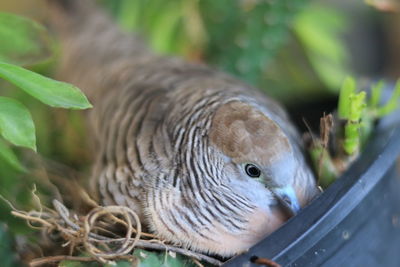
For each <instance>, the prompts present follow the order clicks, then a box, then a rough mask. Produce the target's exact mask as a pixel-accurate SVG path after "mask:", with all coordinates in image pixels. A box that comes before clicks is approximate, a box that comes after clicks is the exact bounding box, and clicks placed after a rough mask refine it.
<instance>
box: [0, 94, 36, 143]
mask: <svg viewBox="0 0 400 267" xmlns="http://www.w3.org/2000/svg"><path fill="white" fill-rule="evenodd" d="M0 133H1V135H2V136H3V137H4V138H5V139H7V140H8V141H10V142H11V143H13V144H14V145H17V146H23V147H27V148H31V149H33V150H35V151H36V137H35V125H34V124H33V121H32V117H31V114H30V113H29V111H28V109H27V108H26V107H25V106H24V105H22V104H21V103H19V102H18V101H16V100H14V99H12V98H8V97H0Z"/></svg>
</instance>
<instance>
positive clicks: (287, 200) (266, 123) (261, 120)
mask: <svg viewBox="0 0 400 267" xmlns="http://www.w3.org/2000/svg"><path fill="white" fill-rule="evenodd" d="M284 123H287V124H288V125H286V126H287V129H289V128H291V127H292V126H291V125H290V122H288V121H285V122H284ZM281 124H282V123H281ZM283 127H285V125H281V126H279V125H278V123H277V122H275V121H274V120H273V119H271V118H270V117H269V116H268V115H266V114H265V113H263V112H262V111H261V110H259V109H258V108H256V107H255V106H253V105H250V104H247V103H243V102H239V101H233V102H228V103H226V104H224V105H222V106H221V107H220V108H218V110H217V111H216V113H215V115H214V117H213V121H212V125H211V131H210V135H209V137H210V140H211V143H212V145H213V146H214V147H215V148H216V150H217V151H218V152H219V153H220V155H221V157H222V158H223V161H224V164H223V172H222V174H221V176H222V177H223V178H222V179H223V181H224V183H225V184H226V186H227V187H229V188H230V190H232V192H234V194H235V195H237V196H240V197H241V199H242V201H243V202H244V201H245V200H246V204H247V205H249V206H252V207H253V209H252V211H250V212H249V213H248V215H247V216H248V217H247V219H248V221H247V226H245V227H247V229H246V230H245V231H244V232H243V233H247V234H248V236H247V237H248V239H247V240H248V241H249V243H248V244H247V245H249V246H250V245H253V244H254V243H255V242H257V241H259V240H260V239H261V238H263V237H264V236H265V235H266V234H269V233H271V232H272V231H273V230H275V229H276V228H277V227H279V226H280V225H281V224H282V223H283V222H284V221H286V220H287V219H288V218H289V217H291V216H293V215H295V214H297V213H298V212H299V210H300V209H301V208H302V207H304V206H305V205H306V204H307V203H309V202H310V200H311V199H312V198H314V197H315V196H316V195H317V194H318V189H317V186H316V183H315V180H314V176H313V174H312V172H311V171H310V169H309V167H308V166H307V164H306V162H305V160H304V158H303V154H302V153H301V150H300V148H299V147H298V145H297V141H299V140H291V139H293V137H289V136H288V134H287V133H285V131H284V130H283V129H282V128H283ZM233 202H234V201H233ZM240 203H241V201H237V202H235V204H232V205H236V206H238V207H240V205H241V204H240ZM243 210H245V208H243ZM243 240H246V238H244V239H243ZM244 243H245V242H244ZM251 243H253V244H251Z"/></svg>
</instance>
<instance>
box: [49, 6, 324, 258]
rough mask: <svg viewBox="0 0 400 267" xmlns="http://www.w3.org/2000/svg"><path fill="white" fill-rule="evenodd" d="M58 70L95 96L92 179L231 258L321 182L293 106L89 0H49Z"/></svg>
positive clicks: (169, 230) (122, 201)
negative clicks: (159, 46) (168, 52)
mask: <svg viewBox="0 0 400 267" xmlns="http://www.w3.org/2000/svg"><path fill="white" fill-rule="evenodd" d="M48 3H49V6H50V12H49V13H50V14H49V16H50V20H49V21H50V23H49V24H50V27H51V28H52V30H53V31H54V32H55V34H56V35H57V38H58V40H59V42H60V46H61V52H60V54H61V56H60V57H61V58H60V62H59V69H58V74H57V77H58V78H59V79H61V80H64V81H67V82H70V83H72V84H74V85H77V86H79V87H80V88H81V89H82V90H83V91H84V93H85V94H86V95H87V96H88V98H89V100H90V101H91V102H92V103H93V105H94V108H93V109H92V110H91V111H90V113H89V114H88V120H87V121H88V125H89V129H90V139H92V140H93V143H94V145H93V148H92V150H93V152H92V153H93V155H94V160H93V169H92V174H91V178H90V189H91V190H92V192H93V195H94V196H96V198H97V199H98V200H99V201H100V202H101V204H102V205H122V206H127V207H129V208H131V209H132V210H133V211H135V212H136V213H137V214H138V215H139V218H140V221H141V223H142V224H143V225H144V226H145V227H146V228H147V229H148V230H149V231H150V232H152V233H154V234H155V235H156V236H157V237H159V238H160V239H162V240H165V241H167V242H169V243H170V244H174V245H178V246H182V247H185V248H188V249H191V250H193V251H197V252H201V253H207V254H211V255H219V256H222V257H229V256H233V255H235V254H238V253H241V252H243V251H245V250H247V249H248V248H250V247H251V246H253V245H254V244H256V243H257V242H259V241H260V240H262V239H263V238H264V237H265V236H267V235H269V234H270V233H272V232H273V231H274V230H276V229H277V228H279V227H280V226H281V225H282V224H283V223H284V222H285V221H286V220H287V219H288V218H289V217H291V216H293V215H295V214H297V213H298V212H299V210H300V209H301V208H303V207H304V206H306V205H307V204H308V203H309V202H310V201H311V200H312V199H314V198H315V196H317V195H318V193H319V191H318V188H317V185H316V181H315V178H314V174H313V172H312V170H311V169H310V167H309V166H308V164H307V162H306V159H305V156H304V152H303V148H302V144H301V138H300V135H299V133H298V131H297V129H296V128H295V127H294V125H293V123H292V122H291V121H290V119H289V116H288V115H287V113H286V111H285V110H284V109H283V108H282V107H281V106H280V104H278V103H277V102H276V101H274V100H272V99H271V98H270V97H268V96H266V95H265V94H264V93H261V92H260V91H259V90H258V89H255V88H253V87H252V86H250V85H247V84H246V83H244V82H242V81H240V80H238V79H236V78H234V77H232V76H230V75H228V74H225V73H223V72H221V71H218V70H215V69H213V68H211V67H208V66H206V65H204V64H200V63H192V62H186V61H185V60H183V59H180V58H177V57H171V56H163V55H158V54H156V53H154V52H152V51H151V49H150V48H148V46H147V45H146V44H145V42H144V41H142V40H141V39H140V38H139V37H138V36H136V35H134V34H131V33H126V32H123V31H121V30H120V28H119V27H118V26H117V25H116V24H115V23H113V21H112V19H111V18H110V17H109V16H108V14H106V12H105V11H104V10H102V9H101V8H100V7H98V6H96V5H95V4H93V3H92V2H91V1H88V0H86V1H75V0H69V1H68V0H48Z"/></svg>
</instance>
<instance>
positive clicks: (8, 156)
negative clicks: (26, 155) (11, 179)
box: [0, 139, 25, 171]
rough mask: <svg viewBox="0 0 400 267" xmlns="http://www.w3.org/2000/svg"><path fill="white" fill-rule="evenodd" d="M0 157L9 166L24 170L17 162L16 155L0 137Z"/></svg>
mask: <svg viewBox="0 0 400 267" xmlns="http://www.w3.org/2000/svg"><path fill="white" fill-rule="evenodd" d="M0 159H1V160H4V161H5V162H6V163H8V164H9V165H10V166H11V167H13V168H14V169H16V170H18V171H25V168H24V167H23V166H22V164H21V163H20V162H19V160H18V158H17V156H16V155H15V154H14V152H13V151H12V149H11V148H9V147H8V146H7V145H6V143H5V142H3V140H1V139H0Z"/></svg>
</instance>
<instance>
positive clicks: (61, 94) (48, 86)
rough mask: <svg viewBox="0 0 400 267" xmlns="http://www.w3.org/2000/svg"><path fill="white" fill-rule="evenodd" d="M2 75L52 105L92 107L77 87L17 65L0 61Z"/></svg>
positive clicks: (78, 107)
mask: <svg viewBox="0 0 400 267" xmlns="http://www.w3.org/2000/svg"><path fill="white" fill-rule="evenodd" d="M0 77H1V78H3V79H5V80H7V81H9V82H10V83H12V84H14V85H15V86H17V87H19V88H21V89H22V90H24V91H25V92H26V93H28V94H30V95H31V96H33V97H35V98H37V99H39V100H40V101H42V102H43V103H45V104H47V105H49V106H52V107H60V108H72V109H86V108H91V107H92V105H91V104H90V103H89V101H88V100H87V98H86V96H85V95H84V94H83V93H82V92H81V91H80V90H79V89H78V88H77V87H75V86H73V85H71V84H68V83H63V82H59V81H56V80H53V79H49V78H47V77H44V76H42V75H40V74H37V73H35V72H32V71H29V70H27V69H24V68H21V67H18V66H15V65H11V64H7V63H2V62H0Z"/></svg>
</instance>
